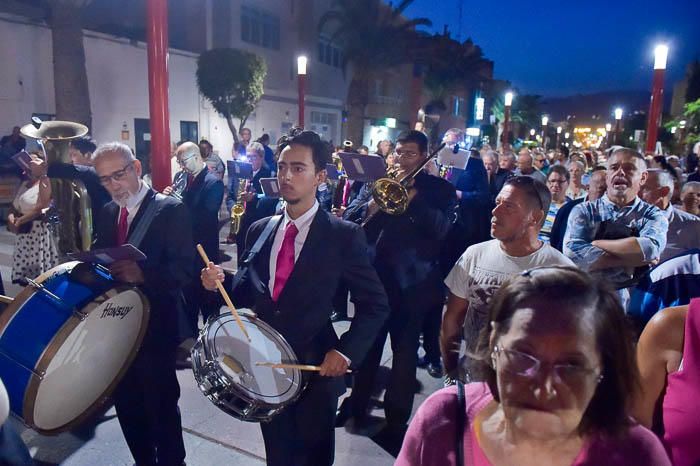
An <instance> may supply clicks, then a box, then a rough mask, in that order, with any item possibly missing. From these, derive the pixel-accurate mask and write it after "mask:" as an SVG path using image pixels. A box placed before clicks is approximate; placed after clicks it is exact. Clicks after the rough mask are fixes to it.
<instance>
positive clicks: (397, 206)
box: [365, 142, 445, 223]
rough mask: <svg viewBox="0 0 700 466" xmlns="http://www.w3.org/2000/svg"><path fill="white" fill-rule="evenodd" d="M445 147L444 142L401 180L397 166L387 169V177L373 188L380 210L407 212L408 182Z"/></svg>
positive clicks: (394, 213)
mask: <svg viewBox="0 0 700 466" xmlns="http://www.w3.org/2000/svg"><path fill="white" fill-rule="evenodd" d="M443 147H445V143H444V142H443V143H442V144H440V146H438V148H437V149H435V150H434V151H433V152H431V153H430V155H429V156H428V158H427V159H425V161H424V162H423V163H421V164H420V165H419V166H417V167H416V168H415V169H414V170H413V171H412V172H410V173H409V174H407V175H406V176H404V177H403V178H401V179H400V180H397V179H396V178H397V177H398V174H397V170H396V169H395V167H392V168H390V169H389V170H388V171H387V176H386V177H384V178H380V179H378V180H377V181H375V182H374V186H373V188H372V198H373V199H374V202H376V203H377V206H378V207H379V210H381V211H382V212H386V213H387V214H389V215H401V214H403V213H404V212H406V209H408V184H409V183H410V182H411V181H412V180H413V179H414V178H415V177H416V175H418V173H420V172H421V170H423V169H424V168H425V166H426V165H428V163H429V162H430V161H431V160H432V159H433V158H434V157H435V156H436V155H437V154H438V152H440V151H441V150H442V148H443ZM371 217H372V216H370V217H368V218H367V220H365V223H367V221H369V220H370V218H371Z"/></svg>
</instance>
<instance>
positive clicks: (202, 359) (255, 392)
mask: <svg viewBox="0 0 700 466" xmlns="http://www.w3.org/2000/svg"><path fill="white" fill-rule="evenodd" d="M238 313H239V314H240V317H241V320H242V321H243V325H244V327H245V329H246V331H247V332H248V335H249V336H250V338H251V341H250V342H249V341H248V339H247V338H246V337H245V335H244V334H243V332H242V331H241V329H240V327H239V326H238V324H237V323H236V319H235V318H234V317H233V316H232V315H231V314H229V313H226V314H222V315H220V316H218V317H217V318H215V319H210V320H209V322H207V324H206V325H205V326H204V328H203V329H202V331H201V332H200V334H199V338H198V339H197V342H196V343H195V345H194V346H193V347H192V369H193V371H194V378H195V379H196V380H197V384H198V385H199V389H200V390H201V391H202V393H204V395H205V396H206V397H207V398H209V400H210V401H211V402H212V403H214V404H215V405H216V406H217V407H219V409H221V410H222V411H224V412H225V413H227V414H230V415H231V416H233V417H235V418H237V419H240V420H242V421H249V422H266V421H269V420H270V419H272V418H273V417H274V416H275V415H276V414H278V413H279V412H280V411H281V410H283V409H284V408H285V407H286V406H288V405H289V404H290V403H292V402H294V401H295V400H296V399H297V398H298V397H299V395H301V393H302V391H303V388H304V385H303V382H302V374H301V371H300V370H299V369H273V368H270V367H262V366H257V365H256V363H257V362H284V363H291V364H296V363H297V357H296V355H295V354H294V351H293V350H292V347H291V346H290V345H289V344H288V343H287V341H286V340H285V339H284V338H283V337H282V335H280V334H279V333H278V332H277V331H276V330H275V329H273V328H272V327H271V326H270V325H268V324H267V323H265V322H263V321H262V320H260V319H258V318H257V317H255V314H253V313H252V312H251V311H250V310H248V309H239V310H238Z"/></svg>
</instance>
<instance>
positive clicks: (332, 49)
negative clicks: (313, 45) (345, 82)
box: [318, 36, 343, 68]
mask: <svg viewBox="0 0 700 466" xmlns="http://www.w3.org/2000/svg"><path fill="white" fill-rule="evenodd" d="M318 61H320V62H321V63H325V64H326V65H329V66H333V67H335V68H340V67H341V66H343V59H342V53H341V52H340V48H338V46H336V45H334V44H332V43H331V41H330V40H329V39H328V38H326V37H323V36H321V37H319V38H318Z"/></svg>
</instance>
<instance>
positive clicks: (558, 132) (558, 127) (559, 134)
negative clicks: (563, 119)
mask: <svg viewBox="0 0 700 466" xmlns="http://www.w3.org/2000/svg"><path fill="white" fill-rule="evenodd" d="M561 130H562V128H561V126H557V147H556V149H557V150H559V138H560V137H561Z"/></svg>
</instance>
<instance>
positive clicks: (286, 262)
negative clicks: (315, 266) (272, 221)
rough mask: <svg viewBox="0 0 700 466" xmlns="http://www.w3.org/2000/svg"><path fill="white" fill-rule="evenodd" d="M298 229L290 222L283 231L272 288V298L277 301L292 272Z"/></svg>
mask: <svg viewBox="0 0 700 466" xmlns="http://www.w3.org/2000/svg"><path fill="white" fill-rule="evenodd" d="M297 233H299V230H298V229H297V227H296V225H294V224H293V223H290V224H289V226H288V227H287V229H286V230H285V232H284V239H283V240H282V247H281V248H280V252H279V253H277V266H276V269H275V287H274V289H273V290H272V300H273V301H274V302H277V299H278V298H279V297H280V293H282V289H284V285H285V284H286V283H287V279H288V278H289V276H290V275H291V274H292V270H293V269H294V239H295V238H296V237H297Z"/></svg>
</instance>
